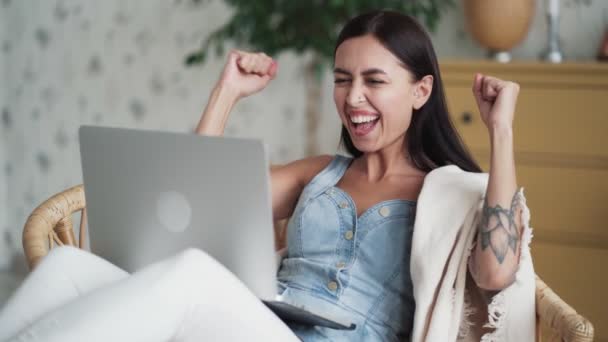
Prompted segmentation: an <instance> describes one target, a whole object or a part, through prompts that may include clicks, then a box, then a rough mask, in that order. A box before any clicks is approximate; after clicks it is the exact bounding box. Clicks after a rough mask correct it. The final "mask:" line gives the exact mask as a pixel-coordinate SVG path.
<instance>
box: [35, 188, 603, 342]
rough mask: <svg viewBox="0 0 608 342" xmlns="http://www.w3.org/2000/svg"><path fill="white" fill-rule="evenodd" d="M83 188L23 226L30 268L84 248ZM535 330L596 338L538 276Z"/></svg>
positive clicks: (282, 226)
mask: <svg viewBox="0 0 608 342" xmlns="http://www.w3.org/2000/svg"><path fill="white" fill-rule="evenodd" d="M85 205H86V203H85V196H84V187H83V186H82V185H77V186H74V187H72V188H69V189H67V190H65V191H63V192H60V193H58V194H56V195H54V196H52V197H51V198H49V199H47V200H46V201H44V202H43V203H42V204H41V205H40V206H38V207H37V208H36V209H34V211H33V212H32V214H31V215H30V216H29V217H28V219H27V222H26V223H25V227H24V229H23V249H24V252H25V255H26V258H27V262H28V265H29V267H30V270H31V269H33V268H34V267H36V265H37V264H38V263H39V262H40V260H41V259H42V258H43V257H44V256H45V255H47V254H48V252H49V249H51V248H53V246H55V245H71V246H76V247H80V248H82V247H83V246H84V241H85V222H86V209H85ZM77 211H82V213H83V214H82V215H81V220H80V234H79V241H78V242H76V238H75V234H74V225H73V223H72V214H74V213H75V212H77ZM286 226H287V220H281V221H276V222H275V227H274V229H275V242H276V246H277V249H280V248H282V247H283V246H285V233H286ZM536 316H537V323H536V333H537V338H536V340H537V341H540V340H541V329H542V335H543V336H545V337H547V338H548V339H547V340H546V341H549V342H553V341H566V342H588V341H593V333H594V330H593V325H592V324H591V322H589V321H588V320H587V319H586V318H585V317H583V316H581V315H579V314H578V313H577V312H576V310H574V309H573V308H572V307H571V306H570V305H568V304H567V303H566V302H565V301H564V300H563V299H561V298H560V297H559V296H558V295H557V294H555V292H553V290H551V288H550V287H549V286H547V284H545V283H544V282H543V281H542V279H540V278H539V277H538V276H537V277H536Z"/></svg>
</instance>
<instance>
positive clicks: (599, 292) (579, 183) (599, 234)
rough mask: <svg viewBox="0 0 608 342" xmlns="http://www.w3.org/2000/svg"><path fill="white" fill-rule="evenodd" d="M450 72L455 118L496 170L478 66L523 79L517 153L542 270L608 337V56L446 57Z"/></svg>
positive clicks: (446, 76) (601, 336) (447, 82)
mask: <svg viewBox="0 0 608 342" xmlns="http://www.w3.org/2000/svg"><path fill="white" fill-rule="evenodd" d="M441 72H442V77H443V81H444V86H445V90H446V94H447V98H448V107H449V109H450V113H451V116H452V120H453V121H454V124H455V126H456V128H457V129H458V131H459V132H460V134H461V135H462V137H463V139H464V141H465V143H466V144H467V146H468V147H469V148H470V150H471V152H472V153H473V155H474V156H475V157H476V158H477V160H478V161H479V162H480V164H481V166H482V167H483V168H484V170H486V171H487V170H488V165H489V163H488V161H489V140H488V134H487V129H486V128H485V126H484V125H483V122H482V121H481V118H480V116H479V112H478V110H477V106H476V103H475V99H474V98H473V95H472V92H471V87H472V82H473V77H474V74H475V72H481V73H484V74H487V75H492V76H496V77H499V78H502V79H507V80H512V81H515V82H517V83H519V84H520V86H521V91H520V94H519V100H518V105H517V112H516V115H515V122H514V127H513V130H514V139H515V140H514V143H515V159H516V163H517V177H518V183H519V184H520V185H521V186H523V187H524V188H525V195H526V198H527V199H528V205H529V207H530V211H531V226H532V227H533V228H534V240H533V244H532V254H533V257H534V264H535V268H536V272H537V274H539V275H540V277H541V278H543V279H544V280H545V281H546V282H547V283H548V284H551V287H552V288H553V289H554V290H555V291H556V292H557V294H558V295H560V296H561V297H562V298H564V300H566V301H567V302H568V303H569V304H571V305H572V306H573V307H575V308H576V309H577V311H579V313H581V314H582V315H584V316H585V317H587V318H588V319H589V320H590V321H591V322H592V323H593V325H594V326H595V328H596V331H595V334H596V335H595V336H596V341H608V63H607V64H599V63H564V64H560V65H550V64H544V63H536V62H516V63H510V64H499V63H493V62H488V61H442V62H441Z"/></svg>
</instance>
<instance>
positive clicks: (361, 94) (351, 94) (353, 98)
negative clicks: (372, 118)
mask: <svg viewBox="0 0 608 342" xmlns="http://www.w3.org/2000/svg"><path fill="white" fill-rule="evenodd" d="M346 102H347V104H348V105H349V106H351V107H357V106H360V105H361V104H362V103H364V102H365V91H364V89H363V87H362V86H360V85H358V84H357V83H356V82H353V84H352V86H351V87H350V89H349V90H348V94H347V95H346Z"/></svg>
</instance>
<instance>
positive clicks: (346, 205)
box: [340, 202, 348, 209]
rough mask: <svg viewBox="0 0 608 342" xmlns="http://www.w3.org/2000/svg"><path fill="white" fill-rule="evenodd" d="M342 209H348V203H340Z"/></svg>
mask: <svg viewBox="0 0 608 342" xmlns="http://www.w3.org/2000/svg"><path fill="white" fill-rule="evenodd" d="M340 208H342V209H346V208H348V203H346V202H341V203H340Z"/></svg>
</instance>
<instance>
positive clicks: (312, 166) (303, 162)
mask: <svg viewBox="0 0 608 342" xmlns="http://www.w3.org/2000/svg"><path fill="white" fill-rule="evenodd" d="M334 158H335V156H332V155H320V156H314V157H307V158H303V159H299V160H296V161H293V162H290V163H287V164H284V165H273V166H271V172H272V173H273V174H289V176H291V177H294V178H296V179H297V181H298V183H300V184H302V185H304V184H308V183H309V182H310V181H311V180H312V179H313V178H314V176H316V175H317V174H318V173H319V172H321V171H322V170H323V169H325V168H326V167H327V166H328V165H329V163H331V161H332V160H333V159H334Z"/></svg>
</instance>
